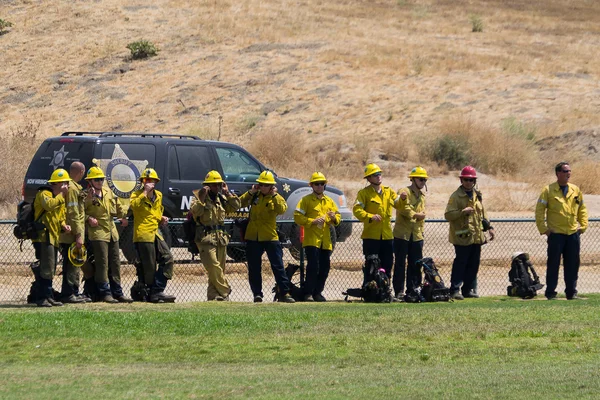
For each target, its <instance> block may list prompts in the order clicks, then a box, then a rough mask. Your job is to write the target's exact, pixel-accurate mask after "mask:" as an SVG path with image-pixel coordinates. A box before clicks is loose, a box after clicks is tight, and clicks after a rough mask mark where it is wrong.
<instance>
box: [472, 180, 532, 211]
mask: <svg viewBox="0 0 600 400" xmlns="http://www.w3.org/2000/svg"><path fill="white" fill-rule="evenodd" d="M483 194H484V202H485V204H486V209H487V210H488V211H493V212H502V211H507V212H518V211H531V212H533V211H534V210H535V205H536V203H537V199H538V197H539V194H540V191H539V190H538V188H537V186H533V185H527V184H510V183H509V182H505V183H503V184H501V185H499V186H494V187H491V188H486V189H484V193H483Z"/></svg>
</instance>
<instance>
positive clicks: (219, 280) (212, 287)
mask: <svg viewBox="0 0 600 400" xmlns="http://www.w3.org/2000/svg"><path fill="white" fill-rule="evenodd" d="M196 245H197V246H198V250H199V251H200V260H201V261H202V264H203V265H204V268H206V272H207V273H208V289H207V290H206V296H207V298H208V300H214V299H215V297H217V296H222V297H227V296H229V293H231V287H230V286H229V282H227V279H225V259H226V254H227V246H222V245H216V246H215V245H212V244H208V243H201V242H200V241H196Z"/></svg>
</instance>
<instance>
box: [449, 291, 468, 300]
mask: <svg viewBox="0 0 600 400" xmlns="http://www.w3.org/2000/svg"><path fill="white" fill-rule="evenodd" d="M450 297H452V298H453V299H454V300H464V299H465V297H464V296H463V295H462V294H460V292H453V293H451V294H450Z"/></svg>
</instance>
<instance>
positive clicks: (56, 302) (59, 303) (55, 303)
mask: <svg viewBox="0 0 600 400" xmlns="http://www.w3.org/2000/svg"><path fill="white" fill-rule="evenodd" d="M46 300H48V303H50V305H52V307H62V305H63V303H61V302H60V301H56V300H54V299H53V298H52V297H49V298H47V299H46Z"/></svg>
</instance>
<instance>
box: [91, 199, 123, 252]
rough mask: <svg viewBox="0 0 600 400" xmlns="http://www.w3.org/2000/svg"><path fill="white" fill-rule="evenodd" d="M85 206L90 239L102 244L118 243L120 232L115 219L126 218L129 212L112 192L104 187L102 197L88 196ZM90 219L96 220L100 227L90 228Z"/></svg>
mask: <svg viewBox="0 0 600 400" xmlns="http://www.w3.org/2000/svg"><path fill="white" fill-rule="evenodd" d="M83 204H84V207H85V217H86V218H85V220H86V222H87V236H88V238H89V239H90V240H97V241H100V242H110V241H111V240H112V241H113V242H118V241H119V232H117V227H116V226H115V222H114V221H113V217H117V218H124V217H125V215H126V214H127V210H125V209H124V208H123V206H122V205H121V203H120V202H119V201H118V199H117V198H115V196H114V194H113V192H112V190H110V189H107V188H105V187H103V188H102V197H97V196H95V195H90V194H88V195H87V197H86V198H85V200H84V202H83ZM89 217H93V218H96V220H97V221H98V226H96V227H92V226H90V224H89Z"/></svg>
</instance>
